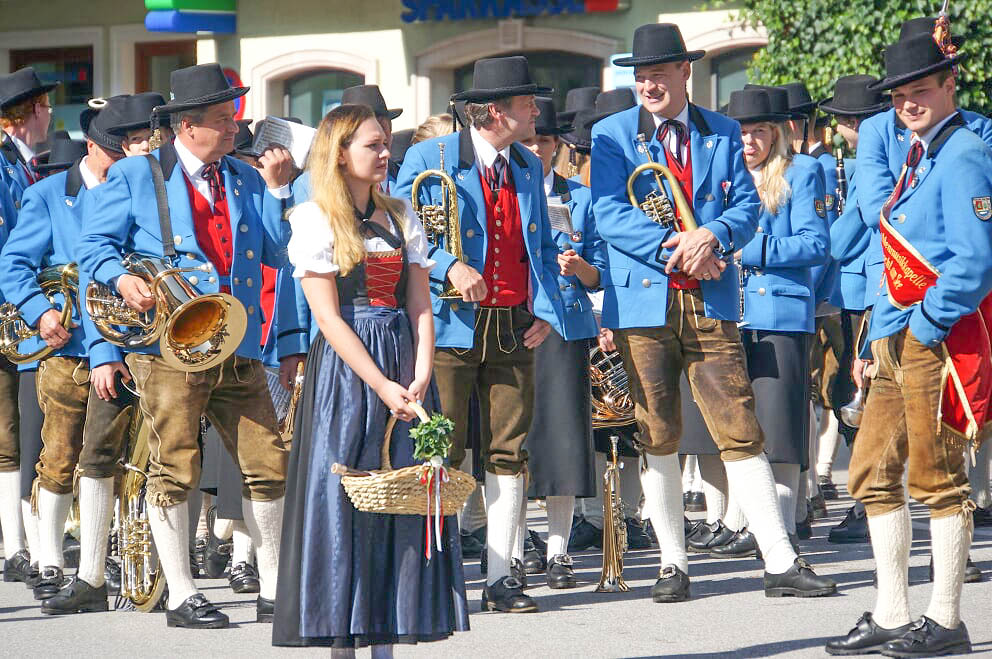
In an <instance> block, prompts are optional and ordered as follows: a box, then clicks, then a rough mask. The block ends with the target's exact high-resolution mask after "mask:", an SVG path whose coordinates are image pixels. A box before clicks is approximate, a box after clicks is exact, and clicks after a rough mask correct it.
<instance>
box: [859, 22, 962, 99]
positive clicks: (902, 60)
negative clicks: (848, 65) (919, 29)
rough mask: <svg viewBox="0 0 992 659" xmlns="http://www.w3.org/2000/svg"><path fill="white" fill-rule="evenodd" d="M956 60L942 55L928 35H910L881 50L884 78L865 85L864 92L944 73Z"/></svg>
mask: <svg viewBox="0 0 992 659" xmlns="http://www.w3.org/2000/svg"><path fill="white" fill-rule="evenodd" d="M960 61H961V57H960V56H958V55H955V56H954V57H947V56H945V55H944V52H943V51H942V50H941V49H940V47H939V46H938V45H937V42H936V41H934V40H933V36H932V35H930V34H926V33H920V34H914V35H912V36H910V37H908V38H906V39H902V40H900V41H897V42H895V43H894V44H890V45H889V46H887V47H886V48H885V78H884V79H882V80H880V81H878V82H876V83H874V84H872V85H869V86H868V89H871V90H873V91H885V90H889V89H894V88H896V87H898V86H900V85H905V84H907V83H910V82H913V81H914V80H919V79H920V78H925V77H926V76H928V75H930V74H933V73H937V72H938V71H946V70H948V69H950V68H952V67H953V66H954V65H955V64H957V63H958V62H960Z"/></svg>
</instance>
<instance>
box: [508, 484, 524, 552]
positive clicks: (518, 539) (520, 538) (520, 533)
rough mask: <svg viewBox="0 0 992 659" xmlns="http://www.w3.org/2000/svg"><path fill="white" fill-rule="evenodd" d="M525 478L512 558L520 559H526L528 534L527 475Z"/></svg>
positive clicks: (514, 534) (514, 533)
mask: <svg viewBox="0 0 992 659" xmlns="http://www.w3.org/2000/svg"><path fill="white" fill-rule="evenodd" d="M522 478H523V486H522V487H523V496H522V497H520V508H519V509H518V512H517V526H516V528H515V529H514V531H513V551H512V553H511V554H510V556H511V557H512V558H515V559H517V560H518V561H523V560H524V536H526V535H527V503H528V501H527V476H526V474H524V475H523V476H522Z"/></svg>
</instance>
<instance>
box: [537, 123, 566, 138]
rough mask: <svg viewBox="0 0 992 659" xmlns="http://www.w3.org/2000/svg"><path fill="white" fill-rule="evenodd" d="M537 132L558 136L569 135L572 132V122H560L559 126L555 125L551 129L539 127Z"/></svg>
mask: <svg viewBox="0 0 992 659" xmlns="http://www.w3.org/2000/svg"><path fill="white" fill-rule="evenodd" d="M536 132H537V134H538V135H556V136H558V137H561V136H562V135H567V134H568V133H571V132H572V124H561V123H559V124H558V125H557V126H555V127H554V128H552V129H550V130H548V129H547V128H541V127H538V128H537V131H536Z"/></svg>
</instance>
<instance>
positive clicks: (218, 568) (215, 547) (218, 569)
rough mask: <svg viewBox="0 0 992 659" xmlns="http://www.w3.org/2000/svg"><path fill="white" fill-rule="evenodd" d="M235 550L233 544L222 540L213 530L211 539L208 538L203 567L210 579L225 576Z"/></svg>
mask: <svg viewBox="0 0 992 659" xmlns="http://www.w3.org/2000/svg"><path fill="white" fill-rule="evenodd" d="M233 549H234V543H233V542H231V541H230V540H227V541H224V540H221V539H220V538H218V537H217V536H215V535H214V534H213V531H212V530H211V532H210V537H209V538H207V548H206V549H205V550H204V552H203V567H204V571H205V572H206V576H207V577H208V578H210V579H220V578H221V577H223V576H224V570H225V568H227V564H228V562H229V561H230V560H231V551H232V550H233Z"/></svg>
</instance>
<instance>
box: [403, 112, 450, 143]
mask: <svg viewBox="0 0 992 659" xmlns="http://www.w3.org/2000/svg"><path fill="white" fill-rule="evenodd" d="M453 132H455V127H454V126H453V125H452V123H451V115H450V114H448V113H446V112H445V113H442V114H435V115H432V116H430V117H427V119H425V120H424V123H422V124H420V125H419V126H417V130H416V132H415V133H414V134H413V139H412V140H411V141H410V145H411V146H412V145H414V144H416V143H417V142H423V141H424V140H429V139H432V138H435V137H444V136H445V135H451V134H452V133H453Z"/></svg>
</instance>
